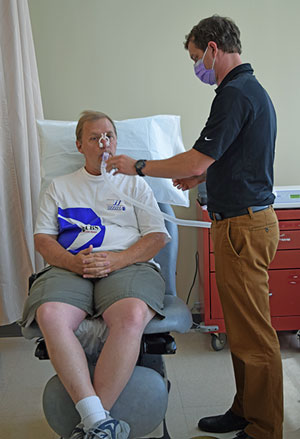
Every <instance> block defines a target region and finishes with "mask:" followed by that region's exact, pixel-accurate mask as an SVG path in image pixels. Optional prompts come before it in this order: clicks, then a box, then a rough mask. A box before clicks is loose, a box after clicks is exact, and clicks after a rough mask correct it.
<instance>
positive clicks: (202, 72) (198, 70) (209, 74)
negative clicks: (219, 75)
mask: <svg viewBox="0 0 300 439" xmlns="http://www.w3.org/2000/svg"><path fill="white" fill-rule="evenodd" d="M207 49H208V47H207V48H206V49H205V52H204V54H203V57H202V58H201V59H199V60H198V61H197V62H196V63H195V65H194V70H195V74H196V76H197V78H199V79H200V81H202V82H204V84H209V85H214V84H216V82H217V81H216V74H215V71H214V65H215V61H216V58H214V60H213V65H212V68H211V69H207V68H206V67H205V65H204V62H203V60H204V57H205V55H206V52H207Z"/></svg>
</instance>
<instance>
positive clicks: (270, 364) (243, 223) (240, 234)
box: [211, 207, 283, 439]
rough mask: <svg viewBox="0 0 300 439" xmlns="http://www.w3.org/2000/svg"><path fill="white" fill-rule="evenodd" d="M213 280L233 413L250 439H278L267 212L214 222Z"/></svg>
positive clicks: (273, 238)
mask: <svg viewBox="0 0 300 439" xmlns="http://www.w3.org/2000/svg"><path fill="white" fill-rule="evenodd" d="M211 233H212V239H213V244H214V253H215V262H216V278H217V286H218V290H219V295H220V300H221V303H222V308H223V313H224V318H225V325H226V331H227V336H228V341H229V346H230V350H231V354H232V361H233V367H234V373H235V380H236V395H235V398H234V402H233V405H232V411H233V412H234V413H235V414H237V415H239V416H243V417H244V418H246V419H247V420H248V421H249V422H250V424H249V425H248V426H247V427H246V429H245V431H246V433H247V434H248V435H249V436H251V437H253V438H255V439H282V422H283V390H282V364H281V356H280V348H279V342H278V338H277V334H276V332H275V330H274V329H273V327H272V325H271V319H270V309H269V285H268V266H269V264H270V262H271V261H272V259H273V258H274V256H275V252H276V249H277V245H278V239H279V230H278V222H277V217H276V214H275V212H274V210H273V208H272V207H270V208H268V209H266V210H262V211H259V212H255V213H252V211H251V210H249V215H243V216H238V217H234V218H228V219H225V220H222V221H213V225H212V230H211Z"/></svg>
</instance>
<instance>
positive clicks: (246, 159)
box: [107, 15, 283, 439]
mask: <svg viewBox="0 0 300 439" xmlns="http://www.w3.org/2000/svg"><path fill="white" fill-rule="evenodd" d="M185 48H186V49H187V50H188V51H189V54H190V57H191V59H192V60H193V61H194V70H195V74H196V75H197V77H198V78H199V79H200V80H201V81H202V82H204V83H205V84H210V85H214V84H217V85H218V87H217V88H216V97H215V98H214V101H213V103H212V107H211V112H210V115H209V117H208V120H207V122H206V125H205V127H204V128H203V130H202V132H201V134H200V137H199V139H198V140H197V141H196V142H195V145H194V147H193V148H192V149H191V150H189V151H187V152H185V153H182V154H179V155H176V156H174V157H171V158H169V159H167V160H160V161H158V160H152V161H145V160H138V161H135V160H134V159H132V158H129V157H126V156H115V157H112V158H111V159H110V160H108V164H107V168H108V170H111V169H113V168H115V174H117V173H125V174H131V175H133V174H136V173H137V174H139V175H140V176H144V175H149V176H153V177H169V178H173V179H174V185H175V186H177V187H178V188H179V189H183V190H186V189H189V188H192V187H193V186H195V185H197V184H198V183H200V182H201V181H203V180H204V179H205V178H206V184H207V193H208V211H209V215H210V217H211V219H212V221H213V223H212V229H211V234H212V239H213V244H214V252H215V262H216V277H217V285H218V290H219V295H220V299H221V303H222V307H223V313H224V318H225V324H226V331H227V335H228V340H229V345H230V350H231V354H232V362H233V367H234V373H235V380H236V395H235V398H234V401H233V404H232V406H231V408H230V409H229V410H228V411H227V412H226V413H225V414H223V415H219V416H211V417H207V418H202V419H200V421H199V428H200V429H201V430H204V431H209V432H216V433H224V432H230V431H234V430H241V431H240V432H239V433H238V434H237V435H236V436H235V438H240V439H247V438H248V439H251V438H252V439H281V438H282V422H283V391H282V364H281V356H280V347H279V343H278V339H277V335H276V332H275V330H274V329H273V327H272V325H271V319H270V309H269V286H268V267H269V264H270V262H271V261H272V259H273V257H274V255H275V252H276V249H277V245H278V239H279V231H278V222H277V218H276V214H275V212H274V210H273V207H272V204H273V202H274V195H273V193H272V188H273V162H274V149H275V139H276V115H275V110H274V107H273V104H272V102H271V99H270V97H269V96H268V94H267V92H266V91H265V90H264V88H263V87H262V86H261V85H260V84H259V82H258V81H257V79H256V78H255V76H254V75H253V69H252V67H251V65H250V64H242V61H241V57H240V54H241V42H240V31H239V29H238V27H237V26H236V24H235V23H234V22H233V21H232V20H230V19H228V18H225V17H220V16H217V15H214V16H212V17H209V18H206V19H203V20H201V21H200V22H199V23H198V24H197V25H196V26H194V27H193V29H192V30H191V32H190V33H189V34H188V35H187V37H186V41H185ZM206 170H207V175H206Z"/></svg>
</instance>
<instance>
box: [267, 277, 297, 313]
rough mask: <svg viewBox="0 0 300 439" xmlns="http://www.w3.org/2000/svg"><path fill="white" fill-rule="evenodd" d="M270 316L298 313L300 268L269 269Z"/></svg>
mask: <svg viewBox="0 0 300 439" xmlns="http://www.w3.org/2000/svg"><path fill="white" fill-rule="evenodd" d="M269 290H270V305H271V315H272V316H294V315H299V314H300V269H298V270H270V271H269Z"/></svg>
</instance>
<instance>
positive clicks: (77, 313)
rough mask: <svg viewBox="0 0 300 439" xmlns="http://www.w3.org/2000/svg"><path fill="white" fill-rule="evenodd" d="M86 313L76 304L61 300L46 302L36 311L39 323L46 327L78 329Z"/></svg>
mask: <svg viewBox="0 0 300 439" xmlns="http://www.w3.org/2000/svg"><path fill="white" fill-rule="evenodd" d="M85 316H86V313H85V312H84V311H82V310H80V309H78V308H77V307H75V306H72V305H69V304H67V303H60V302H46V303H43V304H42V305H40V306H39V308H38V309H37V312H36V320H37V322H38V325H39V326H40V327H41V329H42V328H44V329H52V328H53V329H58V328H62V327H65V328H70V329H72V330H73V331H74V330H76V329H77V328H78V326H79V324H80V323H81V322H82V320H84V318H85Z"/></svg>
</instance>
